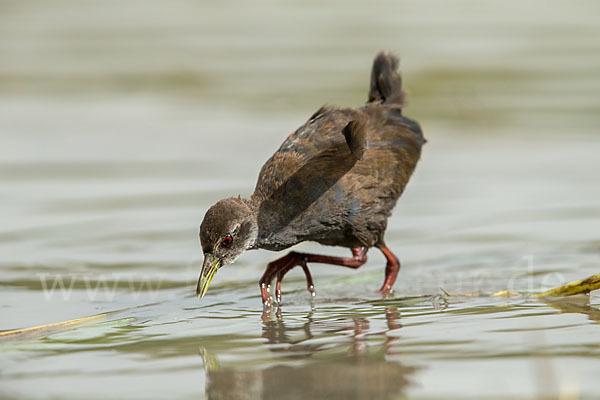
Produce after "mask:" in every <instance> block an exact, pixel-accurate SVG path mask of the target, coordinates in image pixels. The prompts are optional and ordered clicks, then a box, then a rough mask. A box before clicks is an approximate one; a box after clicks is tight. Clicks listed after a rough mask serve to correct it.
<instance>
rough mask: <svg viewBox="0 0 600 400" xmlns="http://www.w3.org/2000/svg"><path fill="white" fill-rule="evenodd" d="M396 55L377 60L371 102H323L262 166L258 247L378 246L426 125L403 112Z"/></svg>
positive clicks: (257, 196) (257, 191)
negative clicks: (332, 104)
mask: <svg viewBox="0 0 600 400" xmlns="http://www.w3.org/2000/svg"><path fill="white" fill-rule="evenodd" d="M396 68H397V59H396V58H395V57H393V56H391V55H388V54H384V53H380V54H379V55H378V56H377V57H376V58H375V61H374V64H373V71H372V76H371V89H370V92H369V102H368V103H367V104H366V105H365V106H363V107H361V108H357V109H353V108H333V107H322V108H321V109H319V110H318V111H317V112H315V113H314V114H313V116H311V118H309V120H308V121H307V122H306V123H305V124H304V125H302V126H301V127H300V128H298V129H297V130H296V131H295V132H294V133H292V134H291V135H289V136H288V137H287V139H286V140H285V141H284V142H283V144H282V145H281V147H280V148H279V150H278V151H277V152H276V153H275V154H274V155H273V156H272V157H271V158H270V159H269V160H268V161H267V162H266V163H265V165H264V166H263V168H262V170H261V172H260V174H259V178H258V182H257V185H256V189H255V192H254V195H253V198H254V200H255V201H257V202H258V204H259V207H260V209H259V214H258V225H259V239H258V240H259V246H260V247H262V248H267V249H272V250H281V249H284V248H287V247H289V246H292V245H294V244H296V243H299V242H301V241H305V240H310V241H316V242H319V243H322V244H327V245H336V246H345V247H360V246H365V247H372V246H374V245H377V244H381V243H382V242H383V234H384V232H385V228H386V225H387V218H388V217H389V215H390V214H391V210H392V208H393V207H394V205H395V204H396V201H397V200H398V197H399V196H400V195H401V194H402V191H403V190H404V187H405V186H406V184H407V183H408V180H409V178H410V176H411V174H412V172H413V171H414V168H415V166H416V164H417V161H418V160H419V157H420V153H421V147H422V145H423V143H424V142H425V140H424V138H423V135H422V133H421V129H420V127H419V125H418V124H417V123H416V122H415V121H413V120H411V119H409V118H406V117H404V116H403V115H402V102H403V100H404V93H403V92H402V89H401V80H400V76H399V75H398V73H397V71H396Z"/></svg>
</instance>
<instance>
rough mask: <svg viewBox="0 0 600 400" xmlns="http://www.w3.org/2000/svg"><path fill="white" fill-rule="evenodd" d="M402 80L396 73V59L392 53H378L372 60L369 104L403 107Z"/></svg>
mask: <svg viewBox="0 0 600 400" xmlns="http://www.w3.org/2000/svg"><path fill="white" fill-rule="evenodd" d="M404 97H405V94H404V91H403V90H402V78H401V76H400V73H399V72H398V57H396V56H395V55H393V54H392V53H385V52H383V51H382V52H379V53H378V54H377V56H376V57H375V60H373V69H372V70H371V87H370V89H369V101H368V102H369V103H373V102H377V101H380V102H382V103H384V104H388V105H397V106H399V107H402V106H403V105H404Z"/></svg>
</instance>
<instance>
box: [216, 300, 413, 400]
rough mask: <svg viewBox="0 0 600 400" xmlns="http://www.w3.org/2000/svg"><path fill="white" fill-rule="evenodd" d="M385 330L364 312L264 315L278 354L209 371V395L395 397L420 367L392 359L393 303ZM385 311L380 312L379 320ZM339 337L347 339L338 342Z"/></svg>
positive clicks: (268, 342) (397, 323)
mask: <svg viewBox="0 0 600 400" xmlns="http://www.w3.org/2000/svg"><path fill="white" fill-rule="evenodd" d="M382 311H384V312H385V320H386V325H387V329H383V330H379V331H376V332H374V331H372V329H371V325H372V324H373V322H372V321H371V320H370V319H369V318H367V317H362V316H350V317H347V316H340V317H339V318H329V319H326V320H317V319H315V318H314V315H313V313H312V312H311V313H308V315H306V317H305V318H303V319H301V320H300V321H298V319H291V320H290V321H286V319H285V317H284V316H282V313H281V311H280V310H274V311H273V312H271V313H270V315H265V314H263V327H262V337H263V338H264V339H266V347H267V348H268V350H269V351H270V352H272V353H276V354H277V355H278V357H277V358H275V362H277V364H278V365H272V366H269V367H267V368H264V369H260V368H259V367H257V368H252V367H249V368H245V369H235V368H233V369H213V370H210V369H208V368H207V369H208V374H209V376H208V383H207V395H208V398H209V399H239V398H244V399H277V400H282V399H305V398H310V399H321V398H327V399H333V400H335V399H366V398H368V399H391V398H398V397H400V396H401V395H402V392H403V390H404V388H405V387H406V386H407V385H409V384H410V376H411V375H412V374H413V373H414V372H415V371H416V368H414V367H409V366H404V365H402V364H400V363H399V362H397V361H394V360H391V359H390V356H391V355H393V347H394V346H393V345H392V343H393V342H394V341H395V340H397V338H396V337H395V335H390V334H389V332H391V331H393V330H397V329H400V328H401V327H402V325H401V323H400V321H399V319H400V313H399V312H398V310H397V309H396V308H394V307H387V308H385V309H384V310H382ZM380 316H381V314H377V318H378V317H380ZM340 336H343V337H345V339H344V340H341V341H340V340H339V339H340Z"/></svg>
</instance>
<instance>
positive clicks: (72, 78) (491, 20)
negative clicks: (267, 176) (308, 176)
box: [0, 0, 600, 400]
mask: <svg viewBox="0 0 600 400" xmlns="http://www.w3.org/2000/svg"><path fill="white" fill-rule="evenodd" d="M599 13H600V6H599V5H598V3H597V2H594V1H578V2H570V3H568V2H560V1H519V2H506V1H504V2H500V1H491V2H479V1H455V2H444V1H425V2H405V1H399V2H387V1H375V2H369V3H367V2H348V1H339V2H328V3H327V4H321V3H318V2H286V3H285V4H283V3H281V2H275V1H259V2H252V6H250V5H249V3H248V2H241V1H224V2H189V1H183V0H176V1H170V2H158V1H150V2H148V1H132V2H120V1H97V2H91V1H66V0H63V1H60V0H56V1H27V2H23V1H3V2H0V199H1V201H0V204H1V207H0V218H1V221H2V223H1V224H0V271H1V275H0V286H1V292H0V293H1V294H0V310H1V314H0V315H1V319H0V330H7V329H16V328H25V327H32V326H37V325H42V324H50V323H54V322H60V321H66V320H70V319H75V318H81V317H86V316H92V315H96V314H101V313H108V315H107V316H105V317H104V318H102V319H99V320H95V321H93V322H90V323H88V324H85V325H82V326H79V327H75V328H74V329H73V328H71V329H62V330H61V329H58V328H56V329H49V330H46V331H43V332H33V333H30V334H28V335H22V336H20V337H16V338H14V337H13V338H12V339H11V340H6V339H4V340H1V341H0V397H2V398H21V397H24V398H61V399H62V398H82V397H86V398H106V397H118V398H143V399H147V398H165V397H172V398H192V397H193V398H210V399H229V398H234V399H263V398H264V399H271V398H273V399H278V400H281V399H304V398H313V399H318V398H327V399H353V398H355V399H366V398H369V399H397V398H416V399H422V398H440V397H441V398H456V399H464V398H473V399H479V398H515V399H516V398H519V399H520V398H539V397H542V398H565V399H566V398H569V399H571V398H573V399H574V398H598V397H599V396H600V383H599V381H598V376H600V326H599V324H598V321H600V295H599V294H597V293H596V294H594V293H592V294H591V296H589V297H581V298H574V299H568V300H561V301H554V302H543V301H538V300H531V299H527V298H525V297H519V298H511V299H507V298H497V297H486V296H483V294H489V293H493V292H496V291H499V290H504V289H511V290H516V291H521V292H537V291H540V290H543V289H546V288H550V287H553V286H556V285H559V284H562V283H564V282H567V281H571V280H575V279H579V278H583V277H586V276H589V275H592V274H595V273H598V272H600V262H599V261H600V232H599V229H598V227H599V226H600V204H599V203H598V199H599V198H600V185H598V178H599V171H600V136H599V135H598V133H599V132H598V127H599V126H600V56H599V54H600V41H599V40H598V38H599V37H600V22H599V21H598V18H597V16H598V15H599ZM380 49H389V50H393V51H396V52H398V53H399V54H400V55H401V58H402V60H401V68H402V70H403V76H404V82H405V87H406V89H407V91H408V93H409V96H410V98H409V106H408V107H407V108H406V115H408V116H411V117H413V118H415V119H417V120H419V121H420V122H421V124H422V126H423V129H424V132H425V135H426V137H427V138H428V140H429V142H428V143H427V145H426V147H425V148H424V153H423V157H422V160H421V163H420V165H419V166H418V168H417V171H416V173H415V175H414V176H413V179H412V181H411V183H410V184H409V186H408V188H407V190H406V193H405V194H404V196H403V197H402V199H401V200H400V202H399V203H398V207H397V208H396V210H395V212H394V215H393V217H392V218H391V219H390V221H389V225H388V226H389V228H388V233H387V238H386V239H387V240H386V241H387V243H388V245H389V247H390V248H391V249H393V250H394V251H395V252H396V253H397V254H398V256H399V257H400V259H401V261H402V264H403V267H402V270H401V273H400V276H399V279H398V282H397V284H396V286H395V296H397V298H396V299H393V300H384V299H382V298H381V297H380V296H379V295H378V294H377V289H378V287H379V285H380V284H381V282H382V279H383V269H384V258H383V257H382V256H381V255H380V254H379V253H378V252H377V251H371V252H370V253H369V256H370V258H369V262H368V263H367V264H366V265H365V266H364V267H362V268H361V269H359V270H357V271H350V270H346V269H337V268H336V267H333V266H326V265H315V266H313V267H312V273H313V277H314V279H315V284H316V290H317V296H316V297H315V298H314V299H311V298H310V296H309V295H308V293H307V292H306V290H305V289H304V282H303V275H302V272H301V271H292V272H291V273H290V274H289V275H288V277H286V281H285V282H284V297H283V299H284V302H285V303H284V305H283V306H282V307H281V308H273V309H271V310H263V308H262V305H261V301H260V296H259V290H258V284H257V281H258V279H259V277H260V276H261V274H262V271H263V270H264V267H265V265H266V263H267V262H269V261H271V260H273V259H275V258H277V257H278V256H280V255H281V254H275V253H271V252H267V251H254V252H248V253H247V254H244V255H243V256H242V257H241V258H240V259H239V260H238V261H237V262H236V263H235V264H234V265H231V266H228V267H226V268H223V269H222V270H221V271H220V272H219V274H218V275H217V276H216V277H215V279H214V282H213V284H212V286H211V288H210V290H209V291H208V293H207V295H206V297H205V298H204V299H203V300H202V302H199V301H198V300H197V299H196V297H195V282H196V279H197V277H198V274H199V271H200V266H201V261H202V255H201V250H200V247H199V244H198V240H197V233H198V226H199V223H200V221H201V220H202V217H203V215H204V212H205V211H206V209H207V208H208V207H209V206H210V205H211V204H212V203H214V202H215V201H216V200H218V199H220V198H222V197H226V196H231V195H237V194H241V195H243V196H245V195H249V194H250V193H251V192H252V190H253V188H254V184H255V180H256V176H257V174H258V171H259V169H260V167H261V166H262V164H263V162H264V161H265V160H266V159H267V158H268V157H269V156H270V155H271V154H272V153H273V151H275V149H277V147H278V146H279V144H280V143H281V141H282V140H283V138H284V137H285V136H286V135H287V134H289V132H291V131H293V130H294V129H295V128H296V127H297V126H299V125H300V124H301V123H302V122H303V121H304V120H305V119H306V118H307V117H308V116H310V115H311V114H312V112H313V111H314V110H315V109H317V108H318V107H319V106H321V105H322V104H323V103H331V104H339V105H359V104H361V103H363V102H364V101H365V100H366V92H367V84H368V77H369V68H370V63H371V60H372V57H373V56H374V54H375V53H376V52H377V51H378V50H380ZM298 248H300V249H303V250H306V251H312V252H324V253H327V254H335V255H344V254H346V252H345V251H344V250H343V249H334V248H323V247H319V246H317V245H314V244H303V245H301V246H299V247H298ZM60 283H62V285H63V286H60ZM53 285H54V286H53ZM440 288H444V289H445V290H446V291H449V292H452V293H480V294H482V296H474V297H451V298H445V297H443V296H441V294H442V291H441V289H440Z"/></svg>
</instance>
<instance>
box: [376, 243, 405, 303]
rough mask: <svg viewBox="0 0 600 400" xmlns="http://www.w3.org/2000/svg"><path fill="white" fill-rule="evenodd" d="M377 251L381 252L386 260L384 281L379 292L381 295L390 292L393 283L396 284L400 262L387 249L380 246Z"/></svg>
mask: <svg viewBox="0 0 600 400" xmlns="http://www.w3.org/2000/svg"><path fill="white" fill-rule="evenodd" d="M379 250H381V252H382V253H383V255H384V256H385V258H386V260H387V264H386V265H385V280H384V281H383V285H382V286H381V289H379V291H380V292H381V293H389V292H391V291H392V286H394V282H396V278H397V277H398V272H400V261H398V257H396V256H395V255H394V253H392V252H391V251H390V249H388V248H387V247H385V246H382V247H380V248H379Z"/></svg>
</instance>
